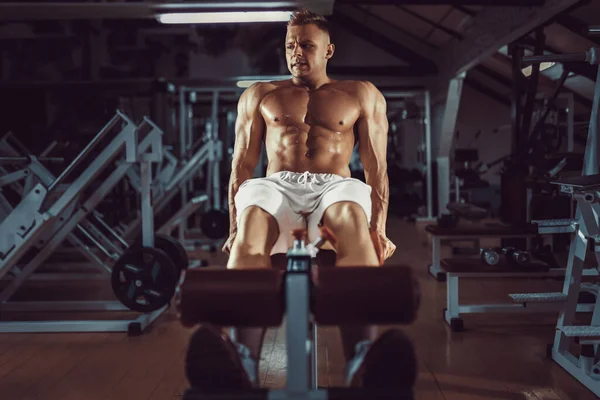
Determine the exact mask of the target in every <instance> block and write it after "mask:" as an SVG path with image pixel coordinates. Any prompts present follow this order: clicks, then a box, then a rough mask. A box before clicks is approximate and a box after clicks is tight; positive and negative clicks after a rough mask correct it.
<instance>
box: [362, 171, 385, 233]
mask: <svg viewBox="0 0 600 400" xmlns="http://www.w3.org/2000/svg"><path fill="white" fill-rule="evenodd" d="M366 181H367V184H368V185H369V186H371V189H372V191H371V204H372V206H371V228H372V229H375V230H377V231H379V232H382V233H385V227H386V222H387V214H388V205H389V200H390V183H389V179H388V175H387V171H383V172H379V173H376V174H366Z"/></svg>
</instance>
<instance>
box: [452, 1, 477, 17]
mask: <svg viewBox="0 0 600 400" xmlns="http://www.w3.org/2000/svg"><path fill="white" fill-rule="evenodd" d="M451 7H452V8H454V9H456V10H458V11H460V12H461V13H463V14H465V15H468V16H469V17H474V16H476V15H477V12H476V11H473V10H471V9H468V8H467V7H463V6H459V5H456V4H452V6H451Z"/></svg>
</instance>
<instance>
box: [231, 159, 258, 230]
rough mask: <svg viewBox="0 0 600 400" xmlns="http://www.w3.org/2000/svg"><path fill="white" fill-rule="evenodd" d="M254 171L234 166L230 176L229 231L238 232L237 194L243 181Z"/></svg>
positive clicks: (250, 176)
mask: <svg viewBox="0 0 600 400" xmlns="http://www.w3.org/2000/svg"><path fill="white" fill-rule="evenodd" d="M252 174H253V171H247V170H246V169H244V168H233V169H232V171H231V176H230V178H229V191H228V199H229V232H230V233H234V232H237V220H236V215H237V210H236V209H235V195H236V194H237V192H238V190H239V189H240V186H241V185H242V183H244V182H245V181H247V180H248V179H250V178H252Z"/></svg>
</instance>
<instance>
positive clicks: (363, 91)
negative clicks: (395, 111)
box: [335, 80, 379, 95]
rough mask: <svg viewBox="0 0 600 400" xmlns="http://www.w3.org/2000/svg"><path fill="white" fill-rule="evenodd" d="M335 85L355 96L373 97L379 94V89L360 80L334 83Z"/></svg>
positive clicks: (370, 83)
mask: <svg viewBox="0 0 600 400" xmlns="http://www.w3.org/2000/svg"><path fill="white" fill-rule="evenodd" d="M335 84H336V85H338V86H341V87H343V88H346V89H347V90H349V91H352V92H354V93H356V94H357V95H374V94H377V93H379V89H377V87H376V86H375V85H374V84H373V83H372V82H370V81H362V80H340V81H336V82H335Z"/></svg>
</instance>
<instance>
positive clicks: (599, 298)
mask: <svg viewBox="0 0 600 400" xmlns="http://www.w3.org/2000/svg"><path fill="white" fill-rule="evenodd" d="M523 61H524V62H530V63H538V62H546V61H557V62H589V63H590V64H592V65H599V67H598V74H597V77H596V84H595V88H594V98H593V103H592V112H591V115H590V124H589V129H588V139H587V145H586V151H585V155H584V165H583V171H582V176H580V177H575V178H569V179H561V180H555V181H553V182H552V184H555V185H559V187H560V191H561V193H565V194H567V195H568V196H570V197H571V198H572V199H574V200H575V201H576V203H577V209H576V214H575V218H574V219H569V220H540V221H535V222H536V223H537V225H538V229H539V230H540V231H546V232H549V233H566V232H568V233H571V235H572V237H571V245H570V248H569V256H568V263H567V268H566V277H565V282H564V285H563V290H562V292H558V293H544V294H542V295H543V297H542V300H543V301H548V298H551V297H554V298H556V299H558V301H560V303H561V305H562V308H561V310H560V313H559V317H558V321H557V326H556V333H555V336H554V343H553V344H552V345H551V346H549V348H548V355H549V356H550V357H551V358H552V359H553V360H554V361H555V362H556V363H558V364H559V365H560V366H561V367H562V368H564V369H565V370H566V371H567V372H568V373H570V374H571V375H572V376H573V377H575V378H576V379H577V380H578V381H579V382H581V383H582V384H583V385H584V386H585V387H587V388H588V389H589V390H590V391H591V392H593V393H594V394H595V395H596V396H600V351H599V347H598V344H600V295H599V294H600V285H599V284H598V283H582V277H583V276H585V275H586V274H585V269H584V260H585V256H586V253H587V251H588V248H590V247H591V248H592V249H593V250H592V251H593V253H594V256H595V259H596V264H597V265H596V269H597V270H600V224H599V218H600V173H599V172H600V161H599V157H600V139H599V138H598V133H599V132H598V125H599V124H600V114H599V111H600V49H599V48H591V49H590V50H589V51H587V52H585V53H576V54H563V55H558V56H556V55H553V56H532V57H524V58H523ZM588 242H591V245H592V246H588V244H589V243H588ZM583 291H588V292H590V293H593V294H594V296H595V304H594V309H593V313H592V316H591V319H590V322H589V324H587V325H586V324H582V325H576V319H575V316H576V312H577V311H578V304H577V303H578V298H579V295H580V292H583ZM574 344H576V345H577V346H576V347H578V348H579V351H578V355H575V354H573V352H572V351H573V347H574V346H573V345H574Z"/></svg>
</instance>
